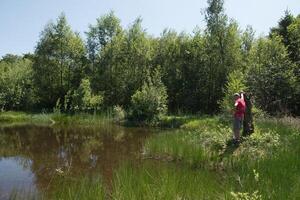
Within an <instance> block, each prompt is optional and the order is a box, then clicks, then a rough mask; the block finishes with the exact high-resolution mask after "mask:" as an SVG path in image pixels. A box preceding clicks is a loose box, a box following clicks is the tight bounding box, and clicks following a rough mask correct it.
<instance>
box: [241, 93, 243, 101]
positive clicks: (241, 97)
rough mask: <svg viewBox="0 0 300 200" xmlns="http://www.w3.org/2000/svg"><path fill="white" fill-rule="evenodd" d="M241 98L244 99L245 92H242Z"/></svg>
mask: <svg viewBox="0 0 300 200" xmlns="http://www.w3.org/2000/svg"><path fill="white" fill-rule="evenodd" d="M241 99H243V100H244V92H241Z"/></svg>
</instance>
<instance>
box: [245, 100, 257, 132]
mask: <svg viewBox="0 0 300 200" xmlns="http://www.w3.org/2000/svg"><path fill="white" fill-rule="evenodd" d="M244 100H245V103H246V111H245V118H244V122H243V136H249V135H251V134H252V133H254V125H253V115H252V102H251V96H250V95H249V94H244Z"/></svg>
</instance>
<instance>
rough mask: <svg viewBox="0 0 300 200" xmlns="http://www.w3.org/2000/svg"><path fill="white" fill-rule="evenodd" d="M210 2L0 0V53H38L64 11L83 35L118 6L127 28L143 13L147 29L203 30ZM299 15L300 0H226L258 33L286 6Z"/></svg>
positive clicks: (244, 23) (232, 14)
mask: <svg viewBox="0 0 300 200" xmlns="http://www.w3.org/2000/svg"><path fill="white" fill-rule="evenodd" d="M206 6H207V3H206V0H106V1H104V0H0V57H1V56H3V55H5V54H6V53H13V54H22V53H27V52H33V50H34V47H35V45H36V43H37V41H38V39H39V35H40V32H41V31H42V30H43V28H44V26H45V24H46V23H47V22H49V21H50V20H55V19H56V18H57V16H58V15H59V14H60V13H61V12H64V13H65V14H66V16H67V19H68V22H69V24H70V25H71V26H72V28H73V30H76V31H78V32H80V33H81V35H82V37H83V38H84V37H85V35H84V31H87V30H88V25H89V24H94V23H95V21H96V18H97V17H99V16H101V15H103V14H106V13H108V12H109V11H110V10H113V11H114V12H115V14H116V15H117V16H118V17H119V18H120V19H121V22H122V25H123V26H124V27H127V26H128V25H130V23H132V22H133V20H134V19H135V18H136V17H138V16H141V17H142V19H143V27H144V28H145V29H147V31H148V33H150V34H152V35H155V36H159V35H160V33H161V32H162V30H163V29H164V28H173V29H175V30H177V31H179V32H180V31H186V32H192V31H193V29H194V28H195V27H196V26H197V25H198V26H199V27H200V28H204V25H205V24H204V16H203V15H201V10H203V9H205V7H206ZM287 8H288V9H289V10H290V11H291V12H292V14H294V15H298V14H300V1H299V0H225V9H226V11H225V12H226V13H227V15H228V16H229V17H230V18H234V19H235V20H237V22H238V23H239V25H240V27H241V28H245V27H246V26H247V25H251V26H252V27H253V28H254V30H255V31H256V35H263V34H267V33H268V31H269V29H270V27H272V26H275V25H276V24H277V22H278V20H279V19H280V17H281V16H282V15H283V14H284V11H285V10H286V9H287Z"/></svg>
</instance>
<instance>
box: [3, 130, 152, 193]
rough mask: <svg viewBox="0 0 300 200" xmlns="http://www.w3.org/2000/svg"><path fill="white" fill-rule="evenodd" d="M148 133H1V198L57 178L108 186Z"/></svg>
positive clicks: (135, 154)
mask: <svg viewBox="0 0 300 200" xmlns="http://www.w3.org/2000/svg"><path fill="white" fill-rule="evenodd" d="M149 135H150V131H149V130H145V129H136V128H124V127H119V126H112V125H108V126H104V127H97V128H92V127H82V126H81V127H61V126H59V127H58V126H55V127H49V126H35V125H22V126H14V127H1V128H0V198H1V195H2V197H3V196H4V195H5V194H7V193H9V192H11V189H12V188H13V187H19V186H20V185H22V184H23V185H26V187H28V188H30V189H32V188H37V189H38V190H39V191H42V190H46V189H48V188H49V185H50V184H49V183H50V182H51V179H52V177H53V176H54V175H55V174H57V173H64V174H67V176H72V177H76V176H79V175H80V176H82V175H94V174H95V175H96V174H101V176H102V177H103V178H104V181H105V182H106V183H107V184H109V183H110V181H111V179H112V175H113V171H114V169H115V168H116V167H118V166H119V165H120V164H121V162H123V161H125V160H126V161H128V160H129V161H136V160H137V158H138V157H139V155H140V152H141V150H142V145H143V142H144V140H145V138H146V137H147V136H149Z"/></svg>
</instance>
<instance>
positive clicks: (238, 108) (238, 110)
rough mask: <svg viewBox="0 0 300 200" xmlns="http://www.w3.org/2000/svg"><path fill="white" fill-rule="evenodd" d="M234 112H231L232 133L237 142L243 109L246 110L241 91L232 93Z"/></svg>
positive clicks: (242, 118) (243, 113) (238, 140)
mask: <svg viewBox="0 0 300 200" xmlns="http://www.w3.org/2000/svg"><path fill="white" fill-rule="evenodd" d="M234 100H235V103H234V107H235V110H234V114H233V118H234V120H233V133H234V139H235V141H236V142H237V143H239V142H240V131H241V128H242V124H243V120H244V115H245V110H246V104H245V101H244V94H243V93H241V95H240V94H239V93H235V94H234Z"/></svg>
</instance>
